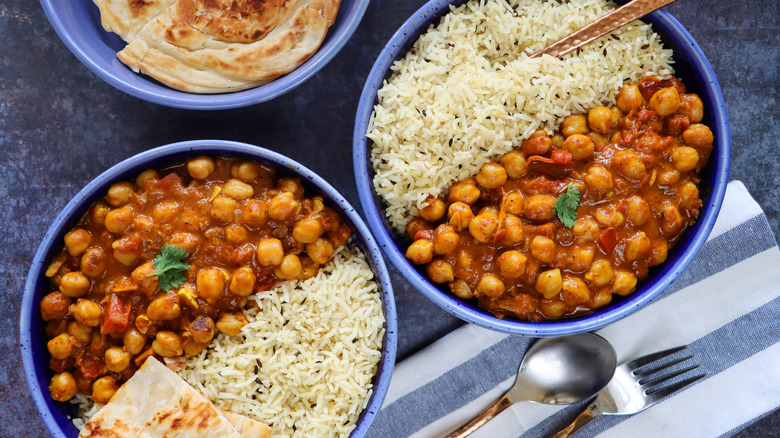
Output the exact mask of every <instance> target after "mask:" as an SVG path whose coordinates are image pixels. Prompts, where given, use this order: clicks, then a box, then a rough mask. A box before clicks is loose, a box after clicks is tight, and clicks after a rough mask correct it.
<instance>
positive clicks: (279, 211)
mask: <svg viewBox="0 0 780 438" xmlns="http://www.w3.org/2000/svg"><path fill="white" fill-rule="evenodd" d="M299 207H300V204H298V201H296V200H295V197H294V196H293V194H292V193H290V192H283V193H280V194H278V195H276V196H274V197H273V199H271V202H269V203H268V216H270V217H271V219H276V220H278V221H283V220H286V219H289V218H290V217H292V216H293V215H295V214H296V213H297V212H298V208H299Z"/></svg>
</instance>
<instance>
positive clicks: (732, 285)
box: [368, 181, 780, 438]
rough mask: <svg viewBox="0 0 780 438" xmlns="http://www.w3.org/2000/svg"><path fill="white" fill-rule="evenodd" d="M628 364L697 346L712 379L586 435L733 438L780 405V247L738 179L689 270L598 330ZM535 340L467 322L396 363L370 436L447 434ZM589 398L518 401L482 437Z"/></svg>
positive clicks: (537, 431) (514, 433)
mask: <svg viewBox="0 0 780 438" xmlns="http://www.w3.org/2000/svg"><path fill="white" fill-rule="evenodd" d="M597 333H598V334H600V335H601V336H603V337H605V338H606V339H608V340H609V341H610V342H611V343H612V345H613V346H614V347H615V350H616V351H617V352H618V360H619V362H622V361H624V360H628V359H631V358H634V357H638V356H641V355H643V354H647V353H651V352H654V351H658V350H662V349H665V348H671V347H675V346H677V345H682V344H688V345H689V346H690V350H691V353H694V354H696V357H697V358H698V360H699V361H701V365H702V367H701V369H702V370H703V371H705V372H706V373H707V377H706V378H704V379H702V380H699V381H698V382H696V384H694V385H692V386H690V387H688V388H686V389H685V390H683V391H682V392H680V393H678V394H676V395H674V396H673V397H668V398H667V399H665V400H663V401H662V402H661V403H659V404H657V405H655V406H653V407H651V408H649V409H647V410H645V411H644V412H641V413H639V414H636V415H633V416H601V417H597V418H596V419H594V420H593V421H591V422H590V423H589V424H588V425H586V426H585V427H584V428H582V429H580V431H578V432H577V435H576V436H578V437H582V438H585V437H595V436H599V437H621V438H622V437H653V438H656V437H686V438H690V437H720V436H731V435H733V434H734V433H736V432H737V431H739V430H740V429H742V428H743V427H745V426H747V425H748V424H750V423H751V422H753V421H755V420H756V419H758V418H760V417H762V416H763V415H766V414H767V413H769V412H771V411H773V410H775V409H777V408H778V407H780V251H778V247H777V242H776V241H775V237H774V235H773V234H772V231H771V228H770V227H769V223H768V222H767V218H766V216H765V215H764V213H763V211H762V210H761V208H760V207H759V206H758V204H757V203H756V202H755V201H754V200H753V198H752V197H751V196H750V194H749V193H748V192H747V190H746V189H745V187H744V186H743V185H742V183H741V182H739V181H732V182H731V183H730V184H729V185H728V189H727V191H726V197H725V200H724V203H723V208H722V209H721V212H720V215H719V217H718V220H717V222H716V224H715V227H714V229H713V230H712V233H711V235H710V237H709V239H708V241H707V243H706V244H705V245H704V247H703V248H702V250H701V252H700V253H699V255H698V256H697V257H696V259H695V260H694V262H693V263H692V264H691V266H690V267H689V268H688V269H687V270H686V271H685V272H684V273H683V274H682V275H681V276H680V278H678V279H677V281H676V282H675V283H674V284H672V286H671V287H670V288H669V289H668V290H666V291H665V292H664V293H663V294H662V295H660V296H659V297H658V298H657V299H656V300H655V301H653V302H652V303H651V304H649V305H648V306H647V307H645V308H643V309H642V310H640V311H638V312H636V313H634V314H633V315H631V316H629V317H627V318H624V319H622V320H620V321H618V322H616V323H614V324H612V325H610V326H608V327H606V328H604V329H602V330H599V331H598V332H597ZM531 341H532V339H529V338H523V337H516V336H508V335H504V334H500V333H495V332H492V331H490V330H486V329H482V328H479V327H477V326H474V325H466V326H463V327H461V328H459V329H457V330H456V331H454V332H452V333H450V334H449V335H447V336H445V337H444V338H442V339H440V340H439V341H437V342H435V343H434V344H432V345H430V346H429V347H428V348H426V349H425V350H423V351H421V352H419V353H417V354H416V355H414V356H412V357H410V358H409V359H407V360H404V361H403V362H401V363H399V364H398V365H397V366H396V370H395V373H394V375H393V380H392V382H391V384H390V389H389V392H388V394H387V398H386V399H385V403H384V406H383V408H382V410H381V411H380V413H379V415H378V416H377V418H376V419H375V421H374V425H373V426H372V427H371V429H370V430H369V433H368V436H369V437H372V438H374V437H376V438H379V437H381V438H401V437H441V436H444V435H446V434H447V433H449V432H451V431H452V430H454V429H456V428H457V427H458V426H460V425H461V424H463V423H464V422H465V421H468V420H469V419H471V418H473V417H474V416H475V415H476V414H477V413H479V412H480V411H481V410H482V409H484V408H485V407H487V406H488V405H489V404H490V403H492V402H493V401H494V400H495V399H496V398H498V397H499V396H500V395H501V394H502V393H503V392H504V391H505V390H507V389H508V388H509V386H511V384H512V382H513V381H514V376H515V373H516V371H517V366H518V365H519V363H520V360H521V358H522V356H523V354H524V352H525V350H526V349H527V347H528V345H529V343H530V342H531ZM585 407H586V403H580V404H577V405H573V406H567V407H557V406H549V405H542V404H536V403H529V402H521V403H516V404H514V405H513V406H511V407H510V408H508V409H507V410H506V411H504V412H503V413H501V414H500V415H499V416H498V417H496V418H494V419H493V420H491V421H490V422H488V423H487V424H486V425H485V426H483V427H482V428H481V429H479V430H478V431H477V432H476V433H475V434H473V435H472V436H474V437H475V438H480V437H481V438H488V437H489V438H504V437H506V438H515V437H543V436H549V435H551V434H552V433H554V432H556V431H557V430H559V429H561V428H562V427H564V426H566V425H567V424H568V422H570V421H571V420H572V419H573V418H574V417H575V416H576V415H577V414H578V413H579V412H580V411H581V410H583V409H584V408H585Z"/></svg>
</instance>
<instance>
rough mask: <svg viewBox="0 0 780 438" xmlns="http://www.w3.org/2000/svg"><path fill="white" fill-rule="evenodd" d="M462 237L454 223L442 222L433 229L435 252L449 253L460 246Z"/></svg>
mask: <svg viewBox="0 0 780 438" xmlns="http://www.w3.org/2000/svg"><path fill="white" fill-rule="evenodd" d="M458 243H460V237H459V236H458V233H456V232H455V229H454V228H453V227H452V225H447V224H441V225H439V226H438V227H436V229H435V230H434V231H433V252H434V253H436V254H449V253H451V252H454V251H455V250H456V249H457V248H458Z"/></svg>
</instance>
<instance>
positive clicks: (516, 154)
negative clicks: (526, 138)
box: [498, 150, 528, 179]
mask: <svg viewBox="0 0 780 438" xmlns="http://www.w3.org/2000/svg"><path fill="white" fill-rule="evenodd" d="M498 161H499V163H501V165H502V166H504V169H505V170H506V175H507V176H508V177H509V178H512V179H517V178H520V177H521V176H523V175H525V173H526V172H527V171H528V169H526V168H525V157H523V154H521V153H520V151H517V150H514V151H510V152H507V153H506V154H504V155H503V156H502V157H501V159H500V160H498Z"/></svg>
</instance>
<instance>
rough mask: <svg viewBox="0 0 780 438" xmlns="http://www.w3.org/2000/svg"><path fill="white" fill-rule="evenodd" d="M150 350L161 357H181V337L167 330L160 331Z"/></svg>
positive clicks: (182, 351)
mask: <svg viewBox="0 0 780 438" xmlns="http://www.w3.org/2000/svg"><path fill="white" fill-rule="evenodd" d="M152 350H154V352H155V353H157V354H159V355H160V356H162V357H176V356H181V355H182V353H184V350H183V349H182V345H181V336H179V335H177V334H176V333H174V332H171V331H168V330H161V331H159V332H157V336H155V338H154V341H152Z"/></svg>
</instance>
